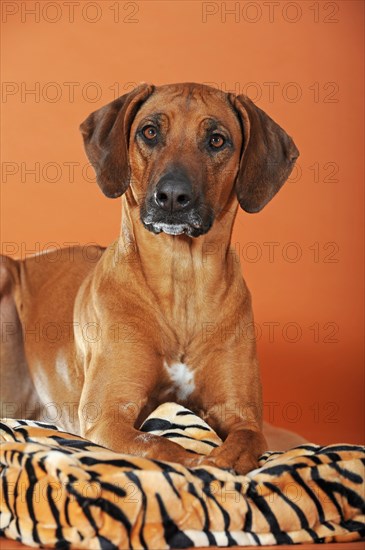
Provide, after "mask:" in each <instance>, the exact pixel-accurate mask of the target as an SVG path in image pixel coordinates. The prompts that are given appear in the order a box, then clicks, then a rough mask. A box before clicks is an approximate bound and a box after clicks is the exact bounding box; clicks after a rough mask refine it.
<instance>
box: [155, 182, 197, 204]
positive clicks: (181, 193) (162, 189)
mask: <svg viewBox="0 0 365 550" xmlns="http://www.w3.org/2000/svg"><path fill="white" fill-rule="evenodd" d="M192 198H193V197H192V190H191V185H190V183H189V182H188V181H183V180H180V181H175V180H173V179H168V180H166V181H164V182H162V183H161V185H159V186H158V189H157V190H156V193H155V201H156V204H158V206H159V207H160V208H163V210H168V211H169V212H177V211H179V210H185V209H186V208H187V207H188V206H189V205H190V203H191V201H192Z"/></svg>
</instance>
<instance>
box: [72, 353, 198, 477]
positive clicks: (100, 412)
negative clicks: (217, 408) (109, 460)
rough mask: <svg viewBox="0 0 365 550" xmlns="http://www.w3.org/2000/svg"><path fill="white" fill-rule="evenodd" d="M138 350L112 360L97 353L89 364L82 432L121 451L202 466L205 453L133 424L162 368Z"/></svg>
mask: <svg viewBox="0 0 365 550" xmlns="http://www.w3.org/2000/svg"><path fill="white" fill-rule="evenodd" d="M104 355H107V354H106V353H105V354H104ZM134 355H135V358H134V360H133V358H132V357H131V356H129V358H127V357H121V356H120V354H119V356H118V358H114V360H113V358H112V357H109V361H108V362H107V361H106V360H105V358H102V357H99V358H98V359H96V358H94V359H93V360H92V361H91V363H90V364H89V365H88V368H87V371H86V376H85V382H84V388H83V391H82V395H81V399H80V404H79V421H80V430H81V435H82V436H83V437H85V438H87V439H90V440H91V441H93V442H94V443H96V444H98V445H102V446H104V447H107V448H109V449H112V450H114V451H117V452H122V453H126V454H132V455H137V456H141V457H146V458H152V459H158V460H165V461H170V462H178V463H180V464H183V465H184V466H187V467H194V466H198V465H199V464H200V463H201V461H202V460H203V459H204V457H203V456H201V455H197V454H194V453H191V452H189V451H186V450H185V449H184V448H182V447H181V446H180V445H178V444H176V443H174V442H172V441H170V440H168V439H166V438H164V437H160V436H157V435H153V434H149V433H145V432H141V431H139V430H138V429H136V428H135V424H136V421H137V419H138V417H139V415H140V413H141V411H142V409H143V408H144V407H145V406H146V405H147V402H148V399H149V397H150V396H151V395H152V394H153V389H154V385H155V384H157V378H158V368H155V369H154V368H153V367H154V365H153V361H152V359H151V358H150V357H148V356H147V357H146V358H145V360H144V356H143V353H141V350H140V349H139V350H138V353H136V352H135V354H134ZM112 364H113V365H115V367H114V368H113V367H111V365H112Z"/></svg>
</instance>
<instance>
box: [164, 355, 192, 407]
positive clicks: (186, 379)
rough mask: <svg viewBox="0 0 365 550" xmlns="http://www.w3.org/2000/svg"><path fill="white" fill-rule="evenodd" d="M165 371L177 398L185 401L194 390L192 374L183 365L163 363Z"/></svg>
mask: <svg viewBox="0 0 365 550" xmlns="http://www.w3.org/2000/svg"><path fill="white" fill-rule="evenodd" d="M164 366H165V369H166V370H167V373H168V375H169V377H170V380H171V382H172V383H173V385H174V390H175V392H176V395H177V398H178V399H179V400H180V401H185V400H186V399H187V398H188V397H189V395H190V394H191V393H193V391H194V390H195V384H194V373H193V372H192V371H191V370H190V368H189V367H188V366H187V365H185V363H171V365H168V364H167V363H166V362H165V363H164Z"/></svg>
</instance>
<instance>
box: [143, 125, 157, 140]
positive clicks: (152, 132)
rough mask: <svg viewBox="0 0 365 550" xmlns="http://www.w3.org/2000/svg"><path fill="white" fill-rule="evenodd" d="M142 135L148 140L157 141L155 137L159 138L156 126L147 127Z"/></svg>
mask: <svg viewBox="0 0 365 550" xmlns="http://www.w3.org/2000/svg"><path fill="white" fill-rule="evenodd" d="M142 134H143V135H144V137H145V138H146V139H155V137H156V136H157V130H156V128H155V127H154V126H151V125H149V126H145V127H144V128H142Z"/></svg>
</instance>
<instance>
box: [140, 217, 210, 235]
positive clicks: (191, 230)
mask: <svg viewBox="0 0 365 550" xmlns="http://www.w3.org/2000/svg"><path fill="white" fill-rule="evenodd" d="M141 221H142V224H143V225H144V227H145V228H146V229H148V231H151V233H154V234H155V235H158V234H160V233H165V234H166V235H172V236H178V235H187V236H188V237H199V236H200V235H204V234H205V233H207V232H208V231H209V229H210V228H211V226H212V223H213V221H212V220H211V219H210V218H209V219H207V220H202V219H201V218H200V217H199V216H189V217H188V219H174V218H173V217H172V216H171V217H170V219H169V217H167V218H166V219H156V218H155V216H153V214H146V215H141Z"/></svg>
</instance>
